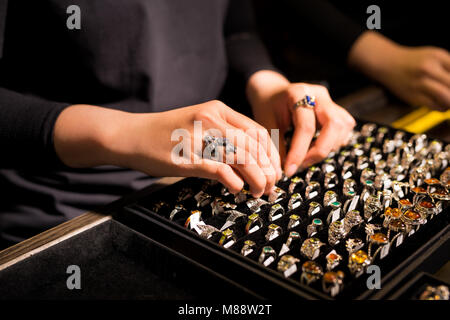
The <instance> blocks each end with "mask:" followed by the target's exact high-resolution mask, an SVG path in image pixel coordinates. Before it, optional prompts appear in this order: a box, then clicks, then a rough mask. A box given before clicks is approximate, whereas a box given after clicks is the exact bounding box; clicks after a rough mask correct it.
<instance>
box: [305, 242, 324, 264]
mask: <svg viewBox="0 0 450 320" xmlns="http://www.w3.org/2000/svg"><path fill="white" fill-rule="evenodd" d="M323 245H325V243H323V242H322V241H320V240H319V239H317V238H308V239H306V240H305V241H303V244H302V246H301V248H300V252H301V253H302V254H303V255H304V256H305V257H307V258H308V259H309V260H314V259H316V258H317V257H318V256H319V254H320V247H322V246H323Z"/></svg>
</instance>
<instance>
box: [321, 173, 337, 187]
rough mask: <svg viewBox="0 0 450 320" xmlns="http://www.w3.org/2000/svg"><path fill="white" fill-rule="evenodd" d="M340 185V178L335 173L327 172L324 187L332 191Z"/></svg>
mask: <svg viewBox="0 0 450 320" xmlns="http://www.w3.org/2000/svg"><path fill="white" fill-rule="evenodd" d="M338 183H339V180H338V176H337V174H336V173H335V172H327V173H326V174H325V178H324V182H323V185H324V186H325V189H332V188H334V187H336V186H337V185H338Z"/></svg>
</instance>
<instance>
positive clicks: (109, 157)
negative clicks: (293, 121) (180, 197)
mask: <svg viewBox="0 0 450 320" xmlns="http://www.w3.org/2000/svg"><path fill="white" fill-rule="evenodd" d="M194 121H200V123H201V128H202V131H200V132H195V133H194ZM198 124H199V123H197V125H198ZM236 129H238V130H236ZM206 130H218V131H217V132H216V133H214V132H210V133H209V135H214V136H219V135H220V134H221V135H222V137H226V136H227V135H226V131H227V130H231V131H232V132H233V134H235V135H236V138H235V139H233V140H232V141H231V142H232V143H233V144H234V145H235V146H236V147H237V151H236V154H235V155H231V158H232V159H233V161H232V163H229V162H230V161H225V156H224V159H222V160H223V161H215V160H212V159H207V158H204V157H202V154H201V153H202V151H203V147H202V146H203V140H202V139H203V137H204V135H205V134H206V133H205V131H206ZM180 133H181V135H180ZM181 137H182V138H181ZM228 137H229V136H228ZM194 139H196V140H195V141H194ZM180 142H183V143H186V144H185V146H189V147H190V148H189V147H188V148H186V149H184V151H189V152H187V154H183V158H181V157H179V155H178V152H175V151H176V150H177V149H174V148H175V147H176V146H177V145H178V144H180ZM54 145H55V150H56V153H57V154H58V156H59V157H60V159H61V160H62V162H64V163H65V164H66V165H68V166H71V167H90V166H97V165H105V164H111V165H117V166H121V167H127V168H131V169H134V170H139V171H142V172H145V173H147V174H149V175H152V176H184V177H188V176H196V177H203V178H208V179H214V180H218V181H220V182H221V183H222V184H224V185H225V186H226V187H227V188H228V189H229V191H230V192H232V193H237V192H239V191H240V190H241V189H242V188H243V186H244V181H245V182H247V183H248V184H249V187H250V192H251V193H252V195H253V196H254V197H260V196H261V195H262V194H268V193H269V192H270V190H271V189H272V187H273V186H274V185H275V183H276V181H278V180H279V179H280V178H281V165H280V157H279V153H278V150H277V148H276V146H275V145H274V143H273V142H272V140H271V138H270V136H269V134H268V132H267V130H266V129H264V128H263V127H262V126H261V125H259V124H258V123H256V122H255V121H253V120H251V119H249V118H247V117H245V116H244V115H242V114H240V113H238V112H236V111H234V110H233V109H231V108H230V107H228V106H226V105H225V104H223V103H222V102H220V101H209V102H206V103H202V104H198V105H194V106H189V107H185V108H179V109H175V110H171V111H167V112H161V113H145V114H133V113H127V112H122V111H117V110H112V109H107V108H101V107H95V106H88V105H74V106H71V107H68V108H67V109H65V110H64V111H63V112H62V113H61V114H60V116H59V117H58V119H57V121H56V124H55V129H54ZM194 148H195V150H194ZM178 150H179V149H178ZM228 156H229V157H230V155H228ZM231 158H228V159H227V160H230V159H231Z"/></svg>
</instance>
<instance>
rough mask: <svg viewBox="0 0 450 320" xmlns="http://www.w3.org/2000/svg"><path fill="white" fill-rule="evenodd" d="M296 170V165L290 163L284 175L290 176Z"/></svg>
mask: <svg viewBox="0 0 450 320" xmlns="http://www.w3.org/2000/svg"><path fill="white" fill-rule="evenodd" d="M296 171H297V165H295V164H291V165H289V167H288V168H287V170H286V175H287V176H288V177H290V176H292V175H293V174H294V173H295V172H296Z"/></svg>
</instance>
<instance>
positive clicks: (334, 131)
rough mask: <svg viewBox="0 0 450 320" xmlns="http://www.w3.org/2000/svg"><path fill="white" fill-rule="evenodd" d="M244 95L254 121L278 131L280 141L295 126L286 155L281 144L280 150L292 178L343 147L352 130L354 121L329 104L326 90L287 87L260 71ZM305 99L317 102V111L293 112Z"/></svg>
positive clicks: (296, 85) (286, 83) (279, 77)
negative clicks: (300, 168)
mask: <svg viewBox="0 0 450 320" xmlns="http://www.w3.org/2000/svg"><path fill="white" fill-rule="evenodd" d="M247 94H248V97H249V100H250V102H251V104H252V109H253V113H254V116H255V120H256V121H258V122H259V123H261V124H262V125H264V126H265V127H266V128H267V129H275V128H278V129H279V130H280V134H279V135H280V138H283V136H284V133H285V132H286V130H287V129H288V128H289V127H290V126H291V124H293V125H294V134H293V137H292V142H291V148H290V150H289V153H287V155H286V151H285V149H284V143H283V142H281V143H280V146H279V147H280V153H281V156H282V158H283V159H284V170H285V173H286V175H287V176H291V175H293V174H294V173H295V172H296V171H297V170H298V168H299V167H300V166H301V167H302V168H305V167H308V166H310V165H312V164H314V163H316V162H319V161H321V160H323V159H324V158H326V157H327V156H328V154H329V153H330V152H331V151H332V150H337V149H338V148H339V147H341V146H342V145H345V144H346V143H347V141H348V138H349V135H350V132H351V131H352V129H353V127H354V126H355V120H354V119H353V117H352V116H351V115H350V114H349V113H348V112H347V111H346V110H345V109H343V108H342V107H340V106H338V105H337V104H336V103H334V102H333V101H332V100H331V97H330V95H329V93H328V90H327V89H326V88H325V87H323V86H320V85H311V84H305V83H289V81H288V80H287V79H285V78H284V77H283V76H282V75H280V74H279V73H276V72H273V71H259V72H256V73H255V74H254V75H252V77H250V79H249V82H248V84H247ZM305 95H309V96H314V97H315V98H316V107H315V108H314V109H311V108H307V107H298V108H296V109H295V110H294V108H293V106H294V104H295V103H296V102H298V101H299V100H301V99H303V98H304V97H305ZM316 130H320V134H319V137H318V138H317V140H315V141H314V143H313V144H311V141H312V139H313V137H314V135H315V133H316Z"/></svg>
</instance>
